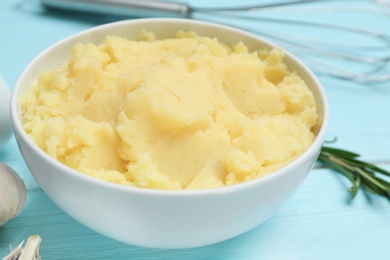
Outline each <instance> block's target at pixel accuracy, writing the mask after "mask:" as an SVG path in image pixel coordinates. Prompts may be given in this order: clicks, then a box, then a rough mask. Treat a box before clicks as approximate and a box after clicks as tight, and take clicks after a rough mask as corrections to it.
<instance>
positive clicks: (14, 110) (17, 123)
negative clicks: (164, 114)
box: [10, 18, 329, 197]
mask: <svg viewBox="0 0 390 260" xmlns="http://www.w3.org/2000/svg"><path fill="white" fill-rule="evenodd" d="M149 22H150V23H159V24H160V23H164V22H165V23H166V22H175V23H182V24H189V25H191V24H197V25H202V26H207V27H214V28H217V29H224V30H229V31H235V32H236V33H239V34H241V35H246V36H249V37H251V38H255V39H256V40H259V41H260V42H262V43H265V44H269V45H270V46H273V47H280V46H279V45H277V44H275V43H273V42H272V41H270V40H268V39H266V38H263V37H262V36H259V35H256V34H253V33H250V32H246V31H244V30H242V29H238V28H235V27H232V26H227V25H223V24H220V23H216V22H206V21H198V20H189V19H185V18H140V19H135V20H123V21H118V22H111V23H107V24H103V25H98V26H94V27H91V28H89V29H85V30H82V31H80V32H77V33H75V34H72V35H70V36H67V37H65V38H63V39H62V40H59V41H57V42H55V43H54V44H52V45H51V46H49V47H48V48H46V49H44V50H43V51H41V52H40V53H39V54H38V55H37V56H35V58H33V59H32V60H31V61H30V62H29V63H28V65H27V66H26V67H25V68H24V70H23V71H22V73H21V74H20V75H19V77H18V79H17V81H16V83H15V86H14V89H13V90H12V93H11V101H10V113H11V122H12V128H13V130H14V132H15V137H16V139H17V144H18V146H19V149H21V144H20V142H24V143H25V145H27V146H28V147H29V148H31V149H32V150H33V151H34V152H36V153H37V154H38V156H40V157H42V158H43V159H44V160H46V161H47V162H48V163H50V164H52V165H53V166H55V167H58V168H59V173H58V174H69V175H71V176H72V177H74V178H77V179H80V180H82V181H84V182H89V183H92V184H93V185H97V186H100V187H102V188H105V189H111V190H116V191H121V192H126V193H136V194H143V195H150V196H154V195H158V196H164V197H166V196H168V197H171V196H184V197H187V196H193V195H197V196H207V195H210V194H224V193H231V192H237V191H239V190H246V189H248V190H249V189H251V188H254V187H255V186H257V185H258V184H259V183H267V182H271V181H272V180H274V179H275V178H280V177H281V176H283V175H286V174H289V171H290V170H291V169H294V168H297V167H299V165H301V164H304V163H305V162H306V161H307V160H309V159H310V157H311V156H312V155H313V154H315V153H316V152H317V151H319V149H321V146H322V144H323V142H324V140H325V135H326V132H327V129H328V124H329V103H328V98H327V95H326V93H325V90H324V88H323V86H322V84H321V82H320V81H319V79H318V78H317V77H316V76H315V75H314V73H313V72H312V71H311V70H310V69H309V68H308V67H307V66H306V65H305V64H304V63H303V62H302V61H301V60H300V59H298V58H297V57H296V56H295V55H293V54H292V53H290V52H289V51H287V50H284V52H285V55H286V56H288V57H289V59H292V60H293V61H294V62H295V63H296V64H298V66H299V67H301V68H302V69H303V70H304V71H305V73H307V74H308V76H309V77H310V78H311V79H312V80H313V82H314V83H315V84H314V85H315V89H316V90H317V91H318V93H319V95H318V97H319V99H320V100H321V103H322V106H323V107H322V111H323V114H322V118H321V119H322V124H321V127H320V128H319V131H318V133H317V135H316V136H315V139H314V141H313V142H312V144H311V145H310V146H309V148H307V149H306V150H305V151H304V152H303V153H301V154H300V155H298V156H297V157H296V158H294V159H293V160H292V161H291V162H289V163H288V164H287V165H285V166H283V167H282V168H280V169H278V170H276V171H274V172H272V173H270V174H267V175H265V176H262V177H259V178H257V179H254V180H250V181H246V182H242V183H238V184H234V185H229V186H223V187H218V188H210V189H204V190H162V189H150V188H142V187H137V186H130V185H124V184H118V183H112V182H109V181H106V180H101V179H98V178H96V177H92V176H89V175H87V174H84V173H82V172H79V171H77V170H75V169H73V168H71V167H69V166H67V165H64V164H62V163H61V162H59V161H57V160H56V159H54V158H52V157H51V156H49V155H48V154H47V153H45V152H44V151H43V150H42V149H41V148H39V147H38V146H37V145H36V144H35V143H34V142H33V141H32V139H31V138H30V137H29V136H28V135H27V133H26V132H25V131H24V129H23V127H22V124H21V120H20V118H19V114H20V113H19V110H18V104H17V95H18V94H20V93H18V92H19V89H20V88H21V85H22V80H23V78H24V77H25V74H26V73H27V72H28V71H29V70H30V68H31V67H33V65H34V64H35V63H36V62H37V61H38V60H40V59H41V57H43V56H44V55H45V54H46V53H47V52H49V51H50V50H52V49H55V48H57V47H58V46H59V45H61V44H63V43H65V42H68V41H71V40H72V39H77V38H79V37H81V36H83V35H84V34H90V33H94V32H96V31H100V30H102V29H107V28H110V27H117V26H124V25H132V24H138V23H149ZM317 108H318V107H317ZM18 138H20V139H21V140H18ZM31 173H32V172H31ZM32 174H33V175H34V173H32Z"/></svg>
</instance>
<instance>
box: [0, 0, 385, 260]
mask: <svg viewBox="0 0 390 260" xmlns="http://www.w3.org/2000/svg"><path fill="white" fill-rule="evenodd" d="M200 2H201V3H202V4H203V5H207V4H209V5H216V4H218V3H222V2H223V1H215V2H213V3H207V2H210V1H203V0H202V1H200ZM241 2H245V3H253V2H255V1H249V0H246V1H241ZM192 3H194V1H192ZM108 20H109V18H104V19H102V18H101V19H100V18H99V19H98V18H95V17H88V16H87V17H85V16H69V15H66V14H49V13H45V12H44V11H43V10H42V9H41V8H40V7H39V6H37V4H36V2H29V1H15V0H3V1H0V34H1V35H2V37H1V39H2V40H1V41H0V47H1V48H0V74H1V75H2V76H3V77H4V79H5V80H6V81H7V83H8V84H9V85H10V86H12V85H13V84H14V83H15V82H16V79H17V77H18V75H19V74H20V73H21V71H22V70H23V68H24V67H25V66H26V64H27V63H28V62H29V61H30V60H31V59H32V58H33V57H34V56H35V55H36V54H38V53H39V52H40V51H42V50H44V49H45V48H46V47H48V46H49V45H50V44H52V43H54V42H56V41H58V40H60V39H62V38H64V37H66V36H68V35H70V34H73V33H76V32H78V31H80V30H83V29H87V28H89V27H91V26H94V25H98V24H100V23H102V22H104V21H108ZM367 23H370V24H375V21H374V20H370V21H367ZM378 26H379V29H383V30H388V29H385V28H389V26H387V27H386V26H385V25H383V24H378ZM5 39H6V40H5ZM20 53H22V54H23V55H20ZM16 54H17V55H16ZM318 76H319V79H320V81H321V82H322V84H323V85H324V87H325V90H326V92H327V94H328V98H329V103H330V108H331V121H330V127H329V131H328V139H329V140H332V139H333V138H335V137H337V142H336V143H334V144H332V146H335V147H340V148H344V149H349V150H352V151H356V152H358V153H360V154H361V155H362V158H363V159H365V160H368V161H371V162H374V163H377V164H378V165H380V166H381V167H384V168H386V169H388V170H390V120H389V119H390V116H389V111H390V82H387V83H384V84H380V85H373V86H368V85H361V84H356V83H352V82H348V81H344V80H338V79H334V78H330V77H328V76H324V75H318ZM11 88H12V87H11ZM0 161H1V162H4V163H6V164H8V165H9V166H11V167H12V168H14V169H15V170H16V171H17V172H18V173H19V174H20V175H21V177H22V178H23V180H24V181H25V183H26V186H27V188H28V197H27V202H26V206H25V208H24V210H23V212H22V213H21V214H20V215H19V216H18V217H17V218H15V219H13V220H11V221H9V222H8V223H7V224H6V225H5V226H3V227H1V228H0V256H4V255H5V254H7V252H8V251H9V245H12V246H16V245H17V244H18V243H19V242H20V241H22V240H23V239H27V237H28V236H29V235H33V234H39V235H41V236H42V239H43V240H42V244H41V250H40V252H41V255H42V259H45V260H46V259H50V260H55V259H217V260H219V259H287V260H290V259H291V260H295V259H299V260H301V259H303V260H306V259H378V260H381V259H384V260H385V259H390V257H389V250H388V237H389V234H390V203H389V201H387V200H385V199H383V198H380V197H378V196H375V195H370V194H366V193H364V192H362V191H359V193H358V195H357V197H356V198H355V199H354V200H351V198H350V194H349V193H348V192H347V189H348V187H349V185H350V184H349V183H348V182H347V181H346V180H345V179H344V178H343V177H342V176H340V175H338V174H337V173H335V172H333V171H331V170H329V169H323V168H322V167H321V166H320V165H318V166H317V167H316V169H315V170H313V171H312V172H311V173H310V174H309V175H308V177H307V179H306V180H305V182H304V183H303V185H302V186H301V187H300V188H299V190H298V191H297V192H296V193H295V194H294V196H293V197H291V199H290V200H288V201H287V202H286V203H285V204H284V205H283V207H282V208H281V209H280V210H279V211H278V212H277V213H276V214H275V215H274V216H273V217H272V218H271V219H269V220H268V221H267V222H265V223H264V224H262V225H260V226H258V227H256V228H254V229H253V230H251V231H249V232H247V233H245V234H243V235H241V236H239V237H237V238H234V239H231V240H228V241H225V242H222V243H219V244H215V245H211V246H206V247H202V248H195V249H187V250H157V249H149V248H141V247H135V246H132V245H126V244H123V243H120V242H117V241H114V240H111V239H109V238H106V237H104V236H102V235H100V234H97V233H95V232H94V231H92V230H90V229H88V228H86V227H84V226H82V225H81V224H79V223H77V222H76V221H74V220H73V219H72V218H70V217H69V216H67V215H66V214H65V213H63V212H62V211H61V210H60V209H59V208H58V207H57V206H56V205H55V204H54V203H53V202H52V201H51V200H50V199H49V198H48V197H47V196H46V195H45V194H44V193H43V192H42V190H41V189H40V188H39V186H38V184H37V183H36V182H35V180H34V178H33V177H32V175H31V174H30V172H29V170H28V168H27V166H26V165H25V163H24V161H23V159H22V157H21V155H20V153H19V151H18V148H17V145H16V142H15V140H13V139H12V140H11V141H10V142H9V143H8V144H7V145H6V147H5V148H4V149H2V150H1V151H0ZM0 199H1V198H0Z"/></svg>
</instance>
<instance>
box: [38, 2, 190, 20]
mask: <svg viewBox="0 0 390 260" xmlns="http://www.w3.org/2000/svg"><path fill="white" fill-rule="evenodd" d="M41 3H42V4H43V6H45V7H48V8H54V9H61V10H68V11H82V12H93V13H102V14H103V13H104V14H112V15H123V16H129V17H181V18H188V17H190V14H191V9H190V7H189V6H188V5H186V4H184V3H177V2H176V3H172V2H161V1H153V0H151V1H149V0H148V1H139V0H41Z"/></svg>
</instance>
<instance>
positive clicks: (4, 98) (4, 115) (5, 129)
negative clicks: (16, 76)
mask: <svg viewBox="0 0 390 260" xmlns="http://www.w3.org/2000/svg"><path fill="white" fill-rule="evenodd" d="M10 97H11V93H10V90H9V89H8V87H7V84H5V82H4V80H3V78H2V77H1V75H0V149H1V148H2V146H3V145H5V144H6V143H7V142H8V140H9V139H10V137H11V136H12V127H11V119H10V114H9V102H10Z"/></svg>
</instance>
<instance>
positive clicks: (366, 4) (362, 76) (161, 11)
mask: <svg viewBox="0 0 390 260" xmlns="http://www.w3.org/2000/svg"><path fill="white" fill-rule="evenodd" d="M41 2H42V4H43V5H44V6H46V7H48V8H56V9H65V10H72V11H86V12H94V13H105V14H114V15H120V16H128V17H182V18H192V19H199V20H205V21H214V22H219V23H224V24H228V25H231V26H235V27H238V28H241V29H244V30H246V31H250V32H253V33H256V34H259V35H262V36H265V37H266V38H269V39H271V40H272V41H274V42H275V43H277V44H279V45H280V46H283V47H284V48H286V49H287V50H289V51H290V52H292V53H294V54H296V55H297V56H299V57H300V58H301V59H302V60H304V62H305V63H306V64H307V65H309V66H310V67H311V68H312V69H313V70H314V71H316V72H318V73H324V74H327V75H330V76H333V77H337V78H343V79H347V80H353V81H358V82H363V83H367V84H369V83H380V82H388V81H390V65H389V64H390V35H388V34H387V33H386V32H378V31H374V29H373V28H374V27H376V24H371V21H372V20H370V19H369V18H368V19H367V18H366V19H367V20H366V21H364V23H363V24H367V25H368V27H367V28H365V27H363V26H361V25H360V24H359V25H356V24H348V22H349V21H348V17H347V18H345V17H344V18H340V17H338V18H337V16H336V14H337V13H340V12H341V13H340V14H342V15H345V13H349V14H351V15H359V17H361V15H372V16H375V18H378V17H379V16H380V17H381V19H383V20H381V21H380V22H389V20H388V19H390V2H389V1H388V0H372V1H370V0H367V1H364V0H361V1H359V0H355V1H353V0H351V1H347V2H348V3H353V5H348V6H347V7H345V6H342V5H340V1H332V0H295V1H294V0H290V1H288V0H285V1H278V2H270V3H264V1H263V3H262V4H256V5H249V6H239V7H236V6H232V7H215V8H210V7H207V8H202V7H195V6H190V5H188V4H185V3H178V2H162V1H152V0H147V1H146V0H145V1H137V0H41ZM372 16H371V18H372ZM361 19H365V18H360V19H359V20H361ZM355 21H356V19H355ZM388 28H390V26H388Z"/></svg>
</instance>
